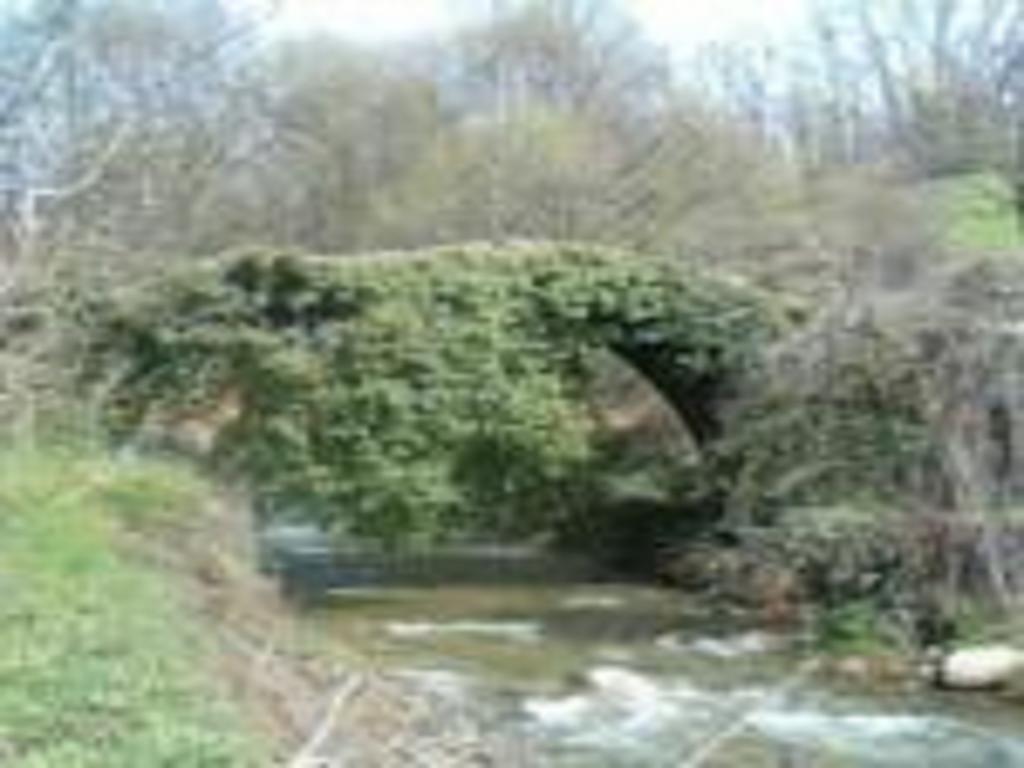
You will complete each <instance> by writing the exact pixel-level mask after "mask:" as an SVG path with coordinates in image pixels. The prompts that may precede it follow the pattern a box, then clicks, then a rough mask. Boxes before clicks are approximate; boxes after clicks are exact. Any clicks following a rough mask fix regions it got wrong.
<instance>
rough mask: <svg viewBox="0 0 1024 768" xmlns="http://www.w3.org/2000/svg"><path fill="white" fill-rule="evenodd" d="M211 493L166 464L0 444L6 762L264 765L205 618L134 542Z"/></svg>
mask: <svg viewBox="0 0 1024 768" xmlns="http://www.w3.org/2000/svg"><path fill="white" fill-rule="evenodd" d="M97 457H99V458H97ZM200 493H201V488H200V487H199V484H198V483H197V481H195V480H194V479H192V478H190V477H189V476H188V475H187V474H186V473H184V472H179V471H177V470H175V469H173V468H169V467H164V466H161V465H155V464H146V463H136V464H131V465H126V464H118V463H114V462H112V461H110V460H107V459H105V458H102V454H99V453H97V454H95V457H94V456H91V455H90V454H89V453H88V452H83V451H80V450H63V451H49V452H38V451H37V452H32V453H25V452H12V451H3V450H0V765H3V766H5V768H57V767H58V766H59V768H93V767H95V768H149V767H150V766H154V767H155V766H168V767H170V766H174V768H212V767H214V766H243V765H254V764H256V762H257V761H254V760H253V759H252V758H251V755H252V752H253V748H252V746H251V744H248V743H247V742H248V739H246V738H245V737H243V735H242V731H241V728H240V725H239V723H238V722H237V721H236V720H235V717H234V713H233V712H232V711H231V709H230V707H229V706H228V705H227V704H226V702H224V700H223V697H221V696H220V695H219V694H218V691H217V687H216V686H215V684H214V683H212V682H211V680H212V679H213V678H212V676H211V675H210V674H209V669H204V643H203V641H202V638H201V633H200V631H199V627H198V624H197V621H198V620H197V619H194V618H193V617H192V616H191V615H190V613H189V611H188V610H187V609H186V607H185V605H184V602H183V601H182V599H181V595H180V594H179V593H178V592H177V591H176V589H175V586H174V584H173V583H172V580H171V579H170V577H169V576H167V575H165V574H163V573H161V572H160V571H159V569H157V568H155V567H152V566H150V565H148V564H147V563H146V562H145V560H144V559H143V558H142V557H139V556H135V555H132V554H131V547H130V546H127V544H126V541H127V539H128V537H127V536H126V532H128V531H132V532H134V533H135V534H139V533H141V534H142V535H147V531H151V530H157V529H166V527H167V525H168V524H173V522H174V520H175V519H178V518H180V516H183V515H188V514H189V513H190V511H192V510H195V509H196V508H197V506H198V502H199V494H200Z"/></svg>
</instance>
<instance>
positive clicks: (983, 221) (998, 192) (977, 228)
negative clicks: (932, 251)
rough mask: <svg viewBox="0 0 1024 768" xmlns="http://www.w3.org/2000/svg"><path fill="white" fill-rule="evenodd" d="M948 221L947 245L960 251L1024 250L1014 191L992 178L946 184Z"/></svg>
mask: <svg viewBox="0 0 1024 768" xmlns="http://www.w3.org/2000/svg"><path fill="white" fill-rule="evenodd" d="M939 194H940V197H941V200H942V204H943V208H944V209H945V212H946V217H947V221H948V225H947V230H946V231H947V235H946V237H947V241H948V243H949V244H950V245H952V246H953V247H957V248H982V249H987V250H1008V249H1011V248H1020V247H1021V246H1024V232H1022V230H1021V228H1020V225H1019V223H1018V221H1017V214H1016V211H1015V209H1014V200H1013V191H1012V190H1011V189H1010V185H1009V184H1007V182H1006V181H1004V180H1003V179H1001V178H1000V177H998V176H995V175H992V174H974V175H969V176H963V177H960V178H957V179H955V180H953V181H949V182H944V183H943V184H942V186H941V187H940V191H939Z"/></svg>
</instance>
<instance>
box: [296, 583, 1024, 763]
mask: <svg viewBox="0 0 1024 768" xmlns="http://www.w3.org/2000/svg"><path fill="white" fill-rule="evenodd" d="M315 620H316V621H318V622H321V623H323V624H325V625H326V628H327V630H328V631H329V632H330V633H331V634H332V635H333V636H334V637H337V638H338V639H339V640H342V641H344V642H345V643H346V644H347V645H349V646H352V647H355V648H356V649H358V650H359V651H360V652H361V653H363V654H365V655H367V656H368V657H369V658H371V659H372V660H373V662H374V663H375V664H378V665H380V666H381V667H383V668H386V669H388V670H392V671H400V672H401V673H402V674H403V675H406V676H408V677H409V678H410V679H411V680H413V681H415V682H416V683H417V684H420V685H422V686H425V687H428V688H430V689H431V690H432V691H434V692H435V693H438V694H440V695H444V696H451V697H453V698H456V699H459V700H460V701H462V702H464V703H468V704H470V705H471V706H472V707H474V708H475V709H479V710H480V711H487V712H493V713H494V715H495V723H496V725H495V727H497V728H501V729H505V730H507V732H508V734H510V735H514V736H515V737H516V738H522V739H524V740H526V741H527V742H528V743H530V744H531V745H533V749H534V750H536V753H539V754H541V755H542V756H543V765H547V766H552V767H554V768H679V767H680V766H686V765H697V764H699V765H701V766H744V768H746V767H748V766H749V767H753V766H771V767H775V766H779V767H782V766H786V767H789V768H811V767H814V768H817V767H818V766H821V767H822V768H832V767H835V768H839V767H840V766H842V767H845V766H868V767H871V768H889V767H891V766H928V767H929V768H1000V767H1002V766H1006V767H1016V766H1024V717H1022V714H1024V713H1022V710H1021V709H1020V708H1019V707H1018V708H1015V707H1014V706H1012V705H1009V704H1001V703H999V702H997V701H995V700H993V699H991V698H988V697H985V696H978V695H973V696H970V695H960V696H957V695H952V694H938V693H935V692H931V691H929V690H927V689H925V688H923V687H919V686H914V687H913V688H909V689H905V690H895V691H894V690H887V691H884V692H879V691H865V690H863V689H860V690H858V689H853V688H844V687H837V686H836V685H835V684H832V683H828V682H825V681H824V680H822V679H821V678H820V676H818V675H815V674H813V673H812V670H811V669H810V667H809V665H808V663H807V657H806V655H805V654H803V653H801V651H800V649H799V645H800V644H799V643H798V642H797V641H796V640H795V639H794V638H792V637H784V636H778V635H771V634H766V633H763V632H760V631H757V630H756V629H753V628H751V627H744V626H742V625H741V624H738V623H737V622H736V620H735V619H732V620H730V619H728V618H724V617H718V616H714V615H713V613H712V612H711V611H709V609H708V608H706V607H700V606H691V605H689V604H688V603H687V600H686V598H685V597H683V596H681V595H680V594H679V593H676V592H670V591H664V590H658V589H653V588H645V587H638V586H609V585H593V586H589V585H583V586H558V587H540V588H538V587H529V588H526V587H522V588H520V587H487V588H475V587H474V588H466V587H459V588H449V587H439V588H432V589H422V590H409V589H394V588H389V589H379V590H358V591H356V590H352V591H338V592H335V593H333V594H332V597H331V599H330V601H329V604H328V607H327V609H326V610H323V611H319V612H318V613H317V614H316V618H315ZM711 745H715V749H713V750H710V753H709V754H707V755H706V759H703V756H702V751H703V750H707V748H708V747H709V746H711ZM698 757H702V759H701V760H697V761H696V762H695V759H696V758H698Z"/></svg>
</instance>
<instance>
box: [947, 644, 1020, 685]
mask: <svg viewBox="0 0 1024 768" xmlns="http://www.w3.org/2000/svg"><path fill="white" fill-rule="evenodd" d="M1021 675H1024V651H1021V650H1018V649H1016V648H1012V647H1010V646H1005V645H992V646H978V647H975V648H961V649H959V650H955V651H951V652H950V653H947V654H946V655H945V656H941V657H939V658H938V659H937V662H936V665H935V668H934V669H933V679H934V680H935V682H936V683H937V684H938V685H939V686H940V687H942V688H950V689H953V690H963V691H978V690H991V689H993V688H1003V687H1005V686H1007V685H1009V684H1010V683H1012V682H1013V681H1014V678H1017V677H1020V676H1021Z"/></svg>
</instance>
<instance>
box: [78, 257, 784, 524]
mask: <svg viewBox="0 0 1024 768" xmlns="http://www.w3.org/2000/svg"><path fill="white" fill-rule="evenodd" d="M104 301H107V297H104ZM95 322H96V325H95V330H96V333H95V338H96V342H97V343H96V346H95V348H94V364H95V365H94V368H95V371H94V374H95V375H96V376H97V377H99V378H103V375H105V374H106V373H108V372H109V371H110V370H118V371H125V374H124V375H123V376H122V377H121V378H120V380H119V382H118V386H117V388H116V392H115V394H116V397H115V399H114V408H113V415H114V416H115V421H117V422H119V423H120V424H121V425H122V426H123V427H125V428H126V429H134V428H135V427H136V426H138V425H139V424H140V423H141V422H142V421H143V420H144V419H145V416H146V414H147V412H150V411H152V410H153V409H154V408H157V409H160V408H163V409H164V410H174V409H177V408H181V407H182V406H183V405H184V404H186V403H190V402H191V403H203V402H212V401H216V399H217V398H218V397H219V396H221V395H222V394H223V393H224V392H226V391H230V392H235V393H237V394H238V395H239V396H240V399H241V401H242V403H243V408H242V411H243V413H242V416H241V418H240V419H239V420H238V421H237V422H236V423H234V424H233V425H232V426H231V427H230V428H229V429H228V430H227V431H226V432H225V434H223V436H222V438H223V439H222V440H221V441H220V442H221V446H220V447H221V454H222V456H223V457H224V459H225V460H226V461H228V462H229V463H230V465H231V466H234V467H235V468H237V469H239V470H241V471H242V472H244V473H245V474H246V475H247V476H248V477H249V478H250V479H252V480H253V482H254V483H255V484H256V485H257V488H258V490H259V491H261V492H262V493H263V494H264V495H266V496H268V497H270V498H271V499H275V500H277V501H278V502H279V504H278V506H288V507H298V508H300V509H302V510H303V513H304V514H306V515H310V514H317V515H320V516H322V517H323V518H324V519H326V520H327V521H328V522H330V523H331V524H332V525H333V526H334V527H335V528H336V529H337V530H339V531H343V532H349V533H352V534H357V535H363V536H371V537H376V538H380V539H383V540H389V541H393V542H397V541H400V540H401V541H403V542H405V543H408V542H409V541H421V540H422V541H433V540H437V539H439V538H442V537H444V536H452V535H470V536H472V535H479V534H486V535H488V536H491V537H493V536H516V535H521V534H523V533H524V532H536V531H538V530H543V529H545V528H551V527H552V526H554V525H557V524H558V521H559V519H561V518H564V516H565V515H567V514H569V513H570V512H571V508H572V506H573V504H574V503H576V500H578V499H580V498H581V497H583V496H585V495H586V494H585V490H586V487H587V484H588V482H589V481H590V479H591V478H590V473H589V472H588V468H591V467H593V466H594V465H593V461H594V459H595V449H594V444H593V441H592V440H591V437H592V432H593V426H592V424H591V421H590V419H589V417H588V413H587V409H586V407H585V404H584V402H583V386H582V385H583V378H584V372H585V371H586V370H588V365H587V361H588V359H589V357H590V356H591V355H592V354H594V353H595V351H596V350H598V349H605V348H610V349H612V350H614V351H615V352H616V353H617V354H620V355H622V356H623V357H626V358H629V359H631V361H632V362H633V363H634V364H637V365H638V367H640V368H642V369H643V372H644V373H645V375H648V376H649V377H654V378H656V379H657V381H656V382H655V383H656V384H657V386H659V387H660V388H661V389H662V390H663V391H665V392H666V394H667V395H668V397H669V398H670V399H673V402H676V403H684V404H688V406H689V408H690V413H689V414H688V415H691V416H692V415H694V414H695V413H697V412H698V411H700V409H702V408H703V409H704V410H705V411H708V412H713V411H714V410H715V409H716V408H717V407H718V405H719V404H718V402H717V399H716V398H717V397H719V396H721V395H722V393H723V391H725V390H726V389H727V387H728V385H729V383H730V382H731V380H732V378H733V377H734V375H735V373H736V372H737V371H738V370H739V369H741V368H742V367H744V366H745V365H746V364H747V363H748V362H749V361H750V360H751V359H752V356H753V353H754V350H755V349H756V348H757V346H758V343H759V341H760V340H761V339H763V338H764V337H765V335H766V334H767V333H769V332H770V331H771V329H772V328H773V327H774V322H775V320H774V318H773V316H772V314H771V313H770V312H769V310H768V306H767V303H766V301H765V300H764V298H763V297H762V296H760V295H759V294H756V293H755V292H754V291H753V290H752V289H750V288H747V287H745V286H742V285H737V284H732V283H729V282H727V281H724V280H720V279H715V278H712V277H711V276H709V275H706V274H702V273H697V272H692V271H687V270H684V269H681V268H679V267H678V266H677V265H674V264H672V263H669V262H665V261H658V260H652V259H643V258H640V257H638V256H635V255H631V254H625V253H620V252H615V251H610V250H601V249H595V248H591V247H583V246H571V245H537V246H525V245H524V246H511V247H507V248H502V249H495V248H490V247H484V246H472V247H462V248H448V249H442V250H438V251H428V252H424V253H419V254H409V255H397V254H394V255H387V254H385V255H379V256H367V257H351V258H333V259H330V258H316V257H300V256H295V255H286V254H285V255H282V254H243V255H237V254H236V255H234V256H229V257H226V258H225V259H222V260H220V261H218V262H216V263H214V264H207V265H205V266H202V267H200V268H193V269H191V270H188V271H186V272H185V273H184V274H181V275H178V276H177V277H176V278H174V279H170V280H158V281H155V282H154V283H153V284H152V285H150V286H149V287H148V289H146V290H143V291H141V292H138V293H136V294H134V295H133V296H130V297H127V298H125V300H123V301H119V302H115V304H114V305H113V307H109V306H107V307H104V308H103V310H102V311H101V313H100V314H99V316H98V319H96V320H95ZM698 415H704V416H708V414H698ZM713 415H714V414H713V413H711V416H713Z"/></svg>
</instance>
